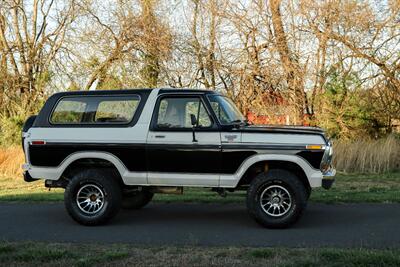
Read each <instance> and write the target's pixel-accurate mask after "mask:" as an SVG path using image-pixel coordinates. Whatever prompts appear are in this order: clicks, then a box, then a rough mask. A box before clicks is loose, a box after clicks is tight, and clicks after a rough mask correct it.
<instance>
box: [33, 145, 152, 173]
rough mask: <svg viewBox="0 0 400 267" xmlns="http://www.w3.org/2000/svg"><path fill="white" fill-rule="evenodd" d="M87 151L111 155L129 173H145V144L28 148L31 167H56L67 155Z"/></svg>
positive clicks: (37, 146) (35, 146) (39, 146)
mask: <svg viewBox="0 0 400 267" xmlns="http://www.w3.org/2000/svg"><path fill="white" fill-rule="evenodd" d="M89 151H102V152H108V153H111V154H113V155H114V156H116V157H117V158H119V159H120V160H121V161H122V162H123V163H124V165H125V166H126V168H127V169H128V170H129V171H136V172H144V171H146V146H145V144H107V143H92V144H89V143H84V144H82V143H47V144H45V145H30V146H29V155H30V160H31V164H32V165H33V166H46V167H57V166H59V165H60V164H61V163H62V161H63V160H64V159H65V158H67V157H68V156H69V155H71V154H73V153H76V152H89Z"/></svg>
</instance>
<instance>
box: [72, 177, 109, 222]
mask: <svg viewBox="0 0 400 267" xmlns="http://www.w3.org/2000/svg"><path fill="white" fill-rule="evenodd" d="M76 204H77V205H78V208H79V209H80V210H81V211H82V212H84V213H86V214H89V215H93V214H95V213H97V212H99V211H100V210H101V209H102V208H103V206H104V193H103V191H102V190H101V189H100V187H98V186H97V185H94V184H86V185H84V186H82V187H81V188H80V189H79V191H78V193H77V194H76Z"/></svg>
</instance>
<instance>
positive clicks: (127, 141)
mask: <svg viewBox="0 0 400 267" xmlns="http://www.w3.org/2000/svg"><path fill="white" fill-rule="evenodd" d="M22 143H23V148H24V152H25V157H26V163H25V164H24V165H23V169H24V180H25V181H27V182H31V181H35V180H38V179H44V180H45V186H46V187H49V188H56V187H58V188H65V193H64V202H65V207H66V210H67V212H68V213H69V215H70V216H71V217H72V218H73V219H74V220H75V221H77V222H78V223H81V224H84V225H98V224H102V223H105V222H106V221H108V220H109V219H111V218H112V217H114V216H115V215H116V214H117V212H118V211H119V209H120V208H121V207H122V208H127V209H139V208H141V207H143V206H145V205H146V204H148V203H149V202H150V201H151V199H152V197H153V195H154V194H155V193H182V192H183V188H184V187H203V188H209V189H211V190H213V191H216V192H217V193H219V194H221V195H222V196H225V195H226V194H227V192H233V191H235V190H247V199H246V202H247V208H248V211H249V214H250V215H251V216H252V217H253V218H254V219H255V220H256V221H257V222H259V223H260V224H261V225H263V226H265V227H269V228H283V227H288V226H290V225H291V224H293V223H294V222H296V221H297V220H298V219H299V218H300V216H301V215H302V213H303V211H304V209H305V207H306V203H307V200H308V198H309V196H310V193H311V189H312V188H315V187H321V186H322V187H324V188H326V189H328V188H330V187H331V185H332V183H333V181H334V179H333V177H334V175H335V170H334V168H332V166H331V159H332V145H331V143H330V141H329V140H328V139H327V138H326V136H325V134H324V132H323V130H321V129H320V128H316V127H298V126H255V125H250V124H249V123H248V122H247V121H246V119H245V117H244V116H243V115H242V114H241V112H240V111H239V110H238V108H237V107H236V106H235V105H234V103H233V102H232V101H231V100H230V99H229V98H227V97H225V96H223V95H221V94H219V93H217V92H214V91H208V90H188V89H136V90H111V91H80V92H79V91H78V92H77V91H75V92H62V93H56V94H54V95H52V96H51V97H50V98H49V99H48V100H47V102H46V103H45V105H44V106H43V108H42V110H41V111H40V113H39V114H38V115H37V116H32V117H30V118H29V119H28V120H27V121H26V123H25V125H24V127H23V133H22Z"/></svg>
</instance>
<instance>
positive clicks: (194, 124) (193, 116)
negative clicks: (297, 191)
mask: <svg viewBox="0 0 400 267" xmlns="http://www.w3.org/2000/svg"><path fill="white" fill-rule="evenodd" d="M190 122H191V123H192V126H193V127H195V126H196V125H197V119H196V115H194V114H190Z"/></svg>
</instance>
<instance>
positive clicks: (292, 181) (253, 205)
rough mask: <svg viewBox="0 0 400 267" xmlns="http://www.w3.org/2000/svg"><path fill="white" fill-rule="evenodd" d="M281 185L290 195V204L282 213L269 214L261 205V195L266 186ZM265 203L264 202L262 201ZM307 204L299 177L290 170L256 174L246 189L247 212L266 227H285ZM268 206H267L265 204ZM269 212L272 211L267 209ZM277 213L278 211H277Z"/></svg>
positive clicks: (293, 221)
mask: <svg viewBox="0 0 400 267" xmlns="http://www.w3.org/2000/svg"><path fill="white" fill-rule="evenodd" d="M271 186H272V188H274V186H278V187H283V188H284V189H285V190H286V191H287V192H288V193H289V194H290V197H291V203H292V205H291V206H290V208H288V209H287V212H286V213H284V212H283V211H282V213H284V214H283V215H281V216H280V215H275V216H271V215H269V214H268V213H267V212H266V211H264V209H263V208H262V205H261V195H262V193H263V192H264V190H266V189H267V188H271ZM263 203H265V202H263ZM306 205H307V190H306V188H305V186H304V185H303V183H302V182H301V181H300V179H299V178H298V177H297V176H296V175H295V174H293V173H292V172H289V171H286V170H282V169H271V170H269V171H268V172H267V173H260V174H258V175H257V176H256V177H255V178H254V179H253V181H252V182H251V184H250V187H249V189H248V191H247V209H248V212H249V214H250V215H251V216H252V217H253V218H254V219H255V220H256V221H257V222H258V223H259V224H261V225H262V226H264V227H267V228H287V227H289V226H291V225H292V224H294V223H295V222H297V221H298V220H299V219H300V217H301V215H302V213H303V211H304V209H305V207H306ZM267 207H268V206H267ZM282 210H283V209H282ZM269 212H270V213H271V212H272V210H271V211H269ZM277 213H279V212H277Z"/></svg>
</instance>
